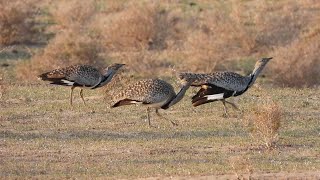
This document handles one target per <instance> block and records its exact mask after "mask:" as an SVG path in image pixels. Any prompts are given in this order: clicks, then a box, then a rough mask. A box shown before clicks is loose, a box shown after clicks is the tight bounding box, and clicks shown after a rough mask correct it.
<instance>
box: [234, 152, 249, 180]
mask: <svg viewBox="0 0 320 180" xmlns="http://www.w3.org/2000/svg"><path fill="white" fill-rule="evenodd" d="M229 163H230V164H231V167H232V169H233V171H234V173H235V174H236V176H237V179H250V177H251V174H252V172H253V167H252V164H253V163H252V162H251V160H250V159H248V157H244V156H233V157H230V158H229ZM243 174H246V175H248V177H244V175H243Z"/></svg>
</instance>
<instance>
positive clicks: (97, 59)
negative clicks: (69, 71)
mask: <svg viewBox="0 0 320 180" xmlns="http://www.w3.org/2000/svg"><path fill="white" fill-rule="evenodd" d="M102 53H104V48H103V46H101V44H99V40H98V39H97V38H95V37H91V36H90V35H88V34H83V33H81V32H77V33H75V32H74V31H72V30H71V31H68V30H66V31H63V32H61V33H60V34H58V35H56V37H55V38H54V39H52V40H51V42H50V44H49V45H48V46H47V47H46V48H45V49H44V51H43V52H41V53H39V54H37V55H35V56H34V57H33V58H32V60H31V61H27V62H23V63H21V64H19V65H18V66H17V77H18V78H19V79H25V80H32V79H35V78H36V76H37V75H38V74H39V73H42V72H44V71H47V70H52V69H54V68H61V67H65V66H69V65H74V64H90V65H93V66H97V67H99V68H103V66H104V65H105V63H106V59H105V58H104V57H105V56H102Z"/></svg>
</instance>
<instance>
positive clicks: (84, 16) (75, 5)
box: [50, 0, 97, 29]
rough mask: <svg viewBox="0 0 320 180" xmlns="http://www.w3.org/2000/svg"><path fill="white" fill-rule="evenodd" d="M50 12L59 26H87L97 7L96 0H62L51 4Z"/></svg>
mask: <svg viewBox="0 0 320 180" xmlns="http://www.w3.org/2000/svg"><path fill="white" fill-rule="evenodd" d="M50 13H51V16H52V18H53V20H54V22H55V23H56V24H57V25H58V26H60V27H59V28H62V29H70V28H87V26H88V25H87V24H86V23H89V22H90V20H91V19H92V18H93V17H94V15H95V14H96V13H97V9H96V6H95V1H94V0H86V1H81V2H79V1H78V0H61V1H59V3H56V4H55V6H50Z"/></svg>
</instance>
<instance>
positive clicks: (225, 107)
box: [220, 99, 228, 117]
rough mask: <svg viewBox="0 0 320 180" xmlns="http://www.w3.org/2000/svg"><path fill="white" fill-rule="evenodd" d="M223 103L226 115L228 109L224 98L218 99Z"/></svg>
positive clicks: (226, 114)
mask: <svg viewBox="0 0 320 180" xmlns="http://www.w3.org/2000/svg"><path fill="white" fill-rule="evenodd" d="M220 101H221V102H222V103H223V107H224V115H225V117H228V109H227V106H226V101H225V100H224V99H222V100H220Z"/></svg>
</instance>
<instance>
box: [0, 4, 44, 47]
mask: <svg viewBox="0 0 320 180" xmlns="http://www.w3.org/2000/svg"><path fill="white" fill-rule="evenodd" d="M36 2H37V0H27V1H19V0H13V1H1V2H0V45H3V46H7V45H12V44H21V43H32V42H35V39H37V36H39V34H40V33H41V31H40V30H39V29H37V28H36V27H35V19H34V18H35V15H36V13H37V7H36V6H35V4H36Z"/></svg>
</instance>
